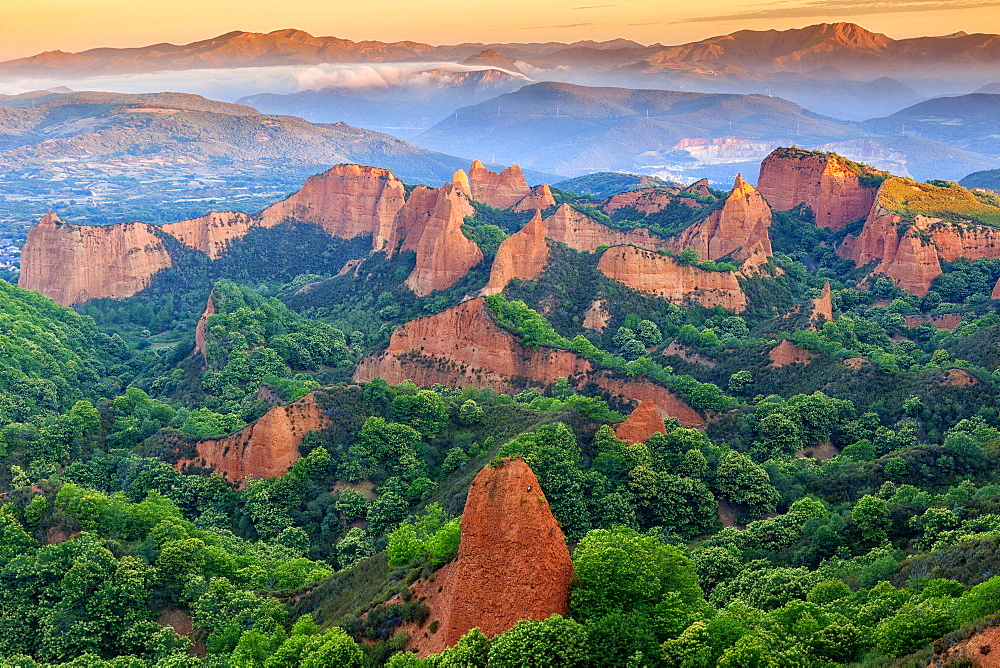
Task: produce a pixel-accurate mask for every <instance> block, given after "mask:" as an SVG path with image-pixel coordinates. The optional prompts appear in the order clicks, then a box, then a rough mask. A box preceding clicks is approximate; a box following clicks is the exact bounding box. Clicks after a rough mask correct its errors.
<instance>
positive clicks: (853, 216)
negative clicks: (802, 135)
mask: <svg viewBox="0 0 1000 668" xmlns="http://www.w3.org/2000/svg"><path fill="white" fill-rule="evenodd" d="M878 174H879V173H878V172H876V171H875V170H871V169H868V168H866V167H865V166H863V165H858V164H857V163H852V162H850V161H847V160H844V159H843V158H841V157H839V156H837V155H833V154H829V153H818V152H815V151H805V150H802V149H795V148H779V149H776V150H774V151H772V152H771V154H770V155H768V156H767V157H766V158H764V161H763V162H762V163H761V165H760V178H759V179H758V180H757V189H758V190H759V191H760V194H761V195H763V196H764V199H765V200H767V202H768V204H770V205H771V207H773V208H774V209H777V210H780V211H790V210H791V209H794V208H795V207H797V206H799V205H800V204H805V205H806V206H807V207H809V209H810V210H811V211H812V213H813V215H814V216H815V218H816V226H817V227H829V228H830V229H832V230H839V229H840V228H842V227H843V226H844V225H846V224H847V223H849V222H851V221H852V220H857V219H858V218H864V217H865V216H867V215H868V212H869V211H871V207H872V204H874V202H875V195H876V193H877V192H878V184H877V182H875V181H873V179H872V178H867V179H863V177H874V176H877V175H878Z"/></svg>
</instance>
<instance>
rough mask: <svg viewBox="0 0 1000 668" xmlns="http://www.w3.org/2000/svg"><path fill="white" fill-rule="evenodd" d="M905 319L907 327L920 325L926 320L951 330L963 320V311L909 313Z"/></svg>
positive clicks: (939, 327) (940, 327) (938, 326)
mask: <svg viewBox="0 0 1000 668" xmlns="http://www.w3.org/2000/svg"><path fill="white" fill-rule="evenodd" d="M903 320H905V321H906V326H907V327H919V326H920V325H922V324H924V323H925V322H929V323H931V324H933V325H934V326H935V327H937V328H938V329H945V330H948V331H949V332H950V331H951V330H953V329H955V328H956V327H958V325H959V323H961V322H962V314H961V313H944V314H941V315H908V316H906V317H905V318H903Z"/></svg>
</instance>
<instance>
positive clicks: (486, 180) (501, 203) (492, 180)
mask: <svg viewBox="0 0 1000 668" xmlns="http://www.w3.org/2000/svg"><path fill="white" fill-rule="evenodd" d="M469 185H470V187H471V189H472V199H474V200H476V201H477V202H483V203H485V204H489V205H490V206H495V207H496V208H498V209H509V208H511V207H512V206H514V205H515V204H517V203H518V202H520V201H521V200H522V199H524V198H525V197H527V196H528V195H530V194H531V188H530V187H529V186H528V182H527V181H526V180H525V178H524V174H522V173H521V167H520V166H519V165H511V166H510V167H508V168H507V169H505V170H503V171H502V172H500V173H499V174H497V173H496V172H491V171H490V170H488V169H486V167H484V166H483V163H481V162H479V161H478V160H476V161H475V162H473V163H472V167H471V168H470V169H469Z"/></svg>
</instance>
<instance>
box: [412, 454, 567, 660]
mask: <svg viewBox="0 0 1000 668" xmlns="http://www.w3.org/2000/svg"><path fill="white" fill-rule="evenodd" d="M432 577H433V580H427V581H420V582H417V583H415V584H414V585H413V588H412V591H413V593H414V595H415V596H416V597H417V598H418V599H419V598H420V597H426V599H425V600H424V603H426V604H427V605H428V606H429V607H430V609H431V615H430V617H429V618H428V620H427V623H426V624H425V625H424V626H423V627H422V628H419V629H418V628H414V627H413V625H407V626H404V627H403V629H402V630H404V631H407V632H408V633H409V634H410V643H409V645H408V648H409V649H414V650H416V651H417V654H418V655H419V656H421V657H423V656H427V655H428V654H433V653H437V652H440V651H441V650H443V649H444V648H445V647H450V646H452V645H454V644H455V643H456V642H458V640H459V638H461V637H462V635H463V634H465V632H466V631H468V630H469V629H471V628H474V627H479V628H480V629H481V630H482V632H483V633H485V634H486V635H487V636H489V637H493V636H496V635H499V634H501V633H503V632H504V631H506V630H507V629H509V628H511V627H512V626H514V624H516V623H517V622H518V621H519V620H521V619H545V618H547V617H549V616H550V615H553V614H555V613H559V614H565V613H566V611H567V610H568V609H569V584H570V582H571V581H572V579H573V563H572V561H570V558H569V550H568V549H567V547H566V539H565V537H564V536H563V532H562V529H560V528H559V523H558V522H556V519H555V517H553V516H552V511H551V509H550V508H549V503H548V501H547V500H546V499H545V495H544V494H542V490H541V487H540V486H539V485H538V479H537V478H535V474H534V473H533V472H532V471H531V469H530V468H529V467H528V465H527V464H525V463H524V461H522V460H520V459H514V460H506V461H504V463H503V464H502V465H501V466H498V467H496V468H493V467H489V466H488V467H486V468H484V469H483V470H482V471H480V472H479V475H477V476H476V479H475V480H474V481H473V483H472V486H471V487H470V488H469V496H468V499H467V501H466V502H465V512H464V513H463V515H462V543H461V546H460V547H459V550H458V559H457V560H456V561H454V562H452V563H451V564H448V565H447V566H445V567H444V568H442V569H441V570H439V571H437V572H436V573H435V574H434V575H433V576H432ZM435 621H436V622H437V628H436V630H435V632H434V633H431V631H430V627H431V626H432V625H433V624H434V622H435Z"/></svg>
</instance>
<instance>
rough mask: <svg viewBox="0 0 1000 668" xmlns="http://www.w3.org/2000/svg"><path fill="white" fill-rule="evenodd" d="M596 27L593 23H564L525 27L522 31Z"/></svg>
mask: <svg viewBox="0 0 1000 668" xmlns="http://www.w3.org/2000/svg"><path fill="white" fill-rule="evenodd" d="M592 25H597V24H595V23H566V24H564V25H561V26H527V27H525V28H523V30H548V29H551V28H584V27H587V26H592Z"/></svg>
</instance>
